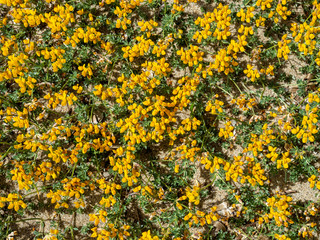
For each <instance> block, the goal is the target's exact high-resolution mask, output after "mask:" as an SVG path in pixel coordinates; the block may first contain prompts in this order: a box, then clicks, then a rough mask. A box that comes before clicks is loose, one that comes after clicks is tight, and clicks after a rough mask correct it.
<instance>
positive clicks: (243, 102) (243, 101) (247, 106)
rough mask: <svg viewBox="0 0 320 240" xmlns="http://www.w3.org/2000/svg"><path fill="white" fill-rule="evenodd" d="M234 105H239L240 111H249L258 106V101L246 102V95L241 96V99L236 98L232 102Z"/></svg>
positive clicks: (250, 100) (252, 99)
mask: <svg viewBox="0 0 320 240" xmlns="http://www.w3.org/2000/svg"><path fill="white" fill-rule="evenodd" d="M231 103H232V104H237V105H238V107H239V109H241V110H242V111H247V110H249V109H252V108H253V106H255V105H256V104H257V102H256V99H254V98H250V99H249V100H246V97H245V95H244V94H241V95H240V96H239V97H237V98H234V99H232V100H231Z"/></svg>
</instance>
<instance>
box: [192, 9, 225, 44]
mask: <svg viewBox="0 0 320 240" xmlns="http://www.w3.org/2000/svg"><path fill="white" fill-rule="evenodd" d="M230 14H231V10H230V9H229V6H228V5H225V6H223V5H222V4H221V3H220V4H219V6H218V7H217V8H215V9H214V10H213V12H207V13H206V14H204V17H203V18H200V17H198V18H197V20H195V24H196V25H200V27H202V28H203V30H202V31H200V32H199V31H197V32H196V33H195V34H194V35H193V39H195V40H197V42H198V43H201V41H202V39H207V38H208V37H209V36H211V35H212V36H213V37H216V38H217V39H218V40H221V39H224V40H226V39H227V37H228V36H230V35H231V33H230V31H229V26H230V24H231V23H230V22H231V17H230V16H229V15H230ZM212 22H215V23H216V28H215V30H214V31H213V30H212V29H211V26H210V24H211V23H212ZM210 29H211V30H212V31H210Z"/></svg>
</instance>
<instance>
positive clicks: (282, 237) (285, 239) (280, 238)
mask: <svg viewBox="0 0 320 240" xmlns="http://www.w3.org/2000/svg"><path fill="white" fill-rule="evenodd" d="M274 237H275V238H276V239H278V240H291V238H289V237H287V236H286V235H284V234H281V235H280V234H277V233H276V234H275V235H274Z"/></svg>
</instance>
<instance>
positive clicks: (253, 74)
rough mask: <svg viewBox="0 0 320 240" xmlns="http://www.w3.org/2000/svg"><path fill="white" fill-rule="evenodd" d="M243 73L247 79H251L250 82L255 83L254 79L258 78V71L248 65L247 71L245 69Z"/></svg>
mask: <svg viewBox="0 0 320 240" xmlns="http://www.w3.org/2000/svg"><path fill="white" fill-rule="evenodd" d="M243 72H244V74H246V75H247V77H248V78H251V82H255V81H256V79H258V78H260V73H259V71H258V70H257V69H253V66H252V65H250V64H248V65H247V69H245V70H244V71H243Z"/></svg>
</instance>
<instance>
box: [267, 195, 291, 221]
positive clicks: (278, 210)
mask: <svg viewBox="0 0 320 240" xmlns="http://www.w3.org/2000/svg"><path fill="white" fill-rule="evenodd" d="M291 201H292V198H291V197H287V196H286V195H280V194H277V195H276V197H271V198H268V199H267V205H268V206H269V207H270V213H269V214H266V215H264V217H263V218H264V221H266V222H268V220H267V218H269V219H274V220H275V222H276V225H277V226H279V227H280V226H282V225H284V226H285V227H288V223H290V224H292V223H293V221H292V220H291V219H290V218H289V216H291V213H290V212H289V210H290V205H289V204H290V202H291Z"/></svg>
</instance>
